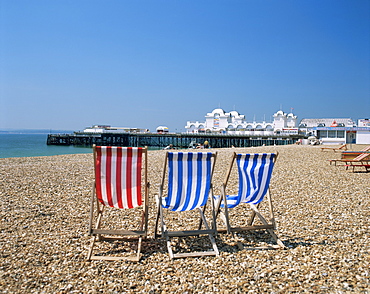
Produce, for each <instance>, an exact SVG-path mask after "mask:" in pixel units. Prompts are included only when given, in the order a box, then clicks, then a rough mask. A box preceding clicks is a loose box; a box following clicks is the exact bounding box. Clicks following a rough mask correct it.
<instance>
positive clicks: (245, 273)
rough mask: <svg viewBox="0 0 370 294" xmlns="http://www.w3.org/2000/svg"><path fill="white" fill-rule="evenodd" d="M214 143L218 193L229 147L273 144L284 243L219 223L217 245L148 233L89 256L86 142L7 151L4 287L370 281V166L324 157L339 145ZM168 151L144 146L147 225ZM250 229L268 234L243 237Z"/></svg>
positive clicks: (352, 287)
mask: <svg viewBox="0 0 370 294" xmlns="http://www.w3.org/2000/svg"><path fill="white" fill-rule="evenodd" d="M352 147H353V149H354V150H360V149H362V148H363V146H358V145H357V146H356V145H353V146H352ZM211 151H217V152H218V158H217V163H216V169H215V174H214V185H215V186H216V189H215V190H216V191H215V192H216V193H217V192H218V186H219V185H220V184H221V182H222V180H223V178H224V174H225V172H226V169H227V168H228V164H229V160H230V156H231V152H233V151H241V152H275V151H278V152H279V158H278V161H277V163H276V167H275V170H274V174H273V178H272V183H271V193H272V197H273V203H274V209H275V218H276V221H277V225H278V230H277V234H278V236H279V237H280V238H281V240H282V241H283V242H284V244H285V245H286V246H288V247H289V249H288V250H264V251H259V250H258V251H251V250H247V249H246V248H243V247H240V246H237V243H236V241H235V240H233V239H231V238H230V237H228V236H226V235H219V236H218V237H217V244H218V247H219V249H220V254H221V255H220V256H219V257H206V258H188V259H179V260H175V261H170V259H169V257H168V255H167V251H166V247H165V245H164V243H163V242H162V241H160V240H152V239H150V240H148V241H146V242H145V243H144V245H143V254H144V255H143V258H142V260H141V261H140V262H139V263H131V262H122V261H120V262H106V261H105V262H100V261H93V262H87V261H86V253H87V248H88V245H89V243H90V238H89V237H88V236H87V226H88V213H89V201H90V195H91V187H92V181H93V177H92V176H93V162H92V154H76V155H60V156H50V157H32V158H6V159H0V200H1V204H0V205H1V210H0V214H1V225H0V226H1V231H0V244H1V246H0V247H1V248H2V250H1V258H0V273H1V276H0V288H1V293H25V292H29V293H103V292H106V293H108V292H110V293H125V292H127V293H135V292H138V293H139V292H142V293H174V292H177V293H184V292H188V293H213V292H220V293H246V292H248V291H251V293H257V292H258V293H304V292H311V293H312V292H314V293H346V292H352V293H370V290H369V289H370V245H369V244H370V222H369V218H370V185H369V179H370V173H365V172H362V170H359V172H355V173H353V172H352V171H346V170H345V168H344V167H343V166H331V165H329V162H328V159H333V158H339V156H340V155H339V153H334V152H332V151H326V152H321V151H320V148H319V147H316V146H271V147H254V148H238V149H211ZM164 154H165V151H162V150H161V151H149V180H150V183H151V188H150V199H151V203H150V223H149V225H150V230H151V232H153V226H154V218H155V209H154V208H155V201H154V195H155V194H157V190H158V185H159V182H160V177H161V174H162V165H163V160H164ZM232 185H233V186H234V189H235V188H236V187H235V186H236V181H234V182H233V184H232ZM253 239H256V240H257V241H259V240H263V239H264V236H259V235H258V234H257V235H242V236H240V237H239V238H238V240H239V241H241V242H242V243H243V244H245V245H249V243H250V242H252V241H253ZM251 240H252V241H251Z"/></svg>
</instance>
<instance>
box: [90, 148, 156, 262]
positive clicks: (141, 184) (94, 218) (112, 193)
mask: <svg viewBox="0 0 370 294" xmlns="http://www.w3.org/2000/svg"><path fill="white" fill-rule="evenodd" d="M93 151H94V169H95V181H94V186H93V193H92V196H91V209H90V223H89V235H90V236H92V242H91V246H90V249H89V251H88V256H87V259H88V260H100V259H103V260H121V259H127V260H131V261H139V260H140V256H141V243H142V239H143V238H145V237H146V236H147V231H148V194H149V182H148V180H147V178H148V176H147V166H148V163H147V155H148V153H147V148H136V147H104V146H103V147H101V146H94V148H93ZM143 157H144V163H143ZM142 173H143V175H142ZM143 176H144V179H142V177H143ZM95 203H96V209H94V205H95ZM139 206H141V208H140V207H139ZM136 207H138V208H136ZM134 208H136V209H134ZM105 209H107V210H109V209H110V210H115V209H130V210H126V212H127V214H128V213H130V215H131V216H132V217H134V215H135V213H136V215H137V214H139V216H138V217H137V218H139V219H140V220H138V223H139V224H137V225H136V227H135V228H134V225H132V228H131V225H125V226H124V228H125V229H116V227H117V226H119V225H120V224H117V223H113V224H112V222H114V221H112V220H111V221H110V226H109V228H104V229H103V228H101V225H102V218H103V212H104V210H105ZM95 210H96V213H94V212H95ZM137 210H139V211H137ZM107 212H108V211H107ZM120 213H123V211H122V210H121V211H120ZM127 214H126V218H127ZM105 219H106V218H105ZM124 220H125V218H123V217H122V218H120V222H123V221H124ZM94 223H95V226H93V224H94ZM106 226H108V225H106ZM121 226H122V225H121ZM121 226H120V227H121ZM112 227H113V228H114V229H112ZM128 227H130V228H128ZM106 235H108V236H106ZM115 240H125V241H137V252H136V255H135V254H133V253H132V252H129V253H130V255H125V256H108V255H103V254H100V255H92V252H93V248H94V245H95V242H96V241H115Z"/></svg>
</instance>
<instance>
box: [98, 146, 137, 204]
mask: <svg viewBox="0 0 370 294" xmlns="http://www.w3.org/2000/svg"><path fill="white" fill-rule="evenodd" d="M95 150H96V164H95V179H96V181H95V187H96V195H97V197H98V199H99V201H100V203H102V204H103V205H105V206H110V207H116V208H134V207H137V206H140V205H141V204H142V199H141V197H142V196H141V165H142V156H143V149H142V148H118V147H96V148H95Z"/></svg>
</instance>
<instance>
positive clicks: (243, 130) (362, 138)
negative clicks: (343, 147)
mask: <svg viewBox="0 0 370 294" xmlns="http://www.w3.org/2000/svg"><path fill="white" fill-rule="evenodd" d="M185 129H186V132H187V133H224V134H230V135H246V136H248V135H251V136H269V135H276V134H292V135H294V134H303V135H306V136H307V137H308V136H315V137H316V138H317V139H318V140H320V142H321V143H322V144H345V143H352V144H370V120H369V119H360V120H358V126H357V125H356V123H355V122H354V121H353V120H352V119H350V118H313V119H302V120H301V121H300V123H299V124H298V119H297V116H296V115H294V114H293V113H288V114H287V113H284V112H283V111H282V110H279V111H277V112H276V113H275V114H274V115H273V120H272V121H271V122H266V121H262V122H256V121H253V122H248V121H246V119H245V115H242V114H239V113H238V112H237V111H230V112H225V111H224V110H223V109H220V108H217V109H214V110H213V111H212V112H210V113H207V114H206V116H205V121H188V122H187V123H186V126H185Z"/></svg>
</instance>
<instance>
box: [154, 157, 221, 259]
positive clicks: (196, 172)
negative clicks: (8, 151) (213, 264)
mask: <svg viewBox="0 0 370 294" xmlns="http://www.w3.org/2000/svg"><path fill="white" fill-rule="evenodd" d="M215 160H216V154H215V153H211V152H195V153H193V152H176V153H175V152H167V153H166V159H165V167H164V171H163V177H162V183H161V185H160V188H159V196H158V213H157V219H156V226H155V233H154V235H155V236H156V237H157V236H158V234H157V229H158V223H159V219H160V223H161V226H160V227H161V236H162V237H163V238H166V241H167V248H168V253H169V255H170V258H171V259H172V258H180V257H194V256H205V255H219V252H218V248H217V246H216V242H215V240H214V237H213V235H214V234H216V233H217V231H216V227H212V228H210V227H209V226H208V223H207V220H206V218H205V215H204V209H205V206H206V203H207V201H208V200H209V199H210V201H211V207H212V216H213V223H214V224H215V211H214V202H213V190H212V174H213V168H214V164H215ZM167 166H168V174H167V176H166V167H167ZM165 179H167V181H168V186H167V187H168V189H167V195H166V196H165V197H164V196H163V191H164V183H165ZM163 209H166V210H168V211H174V212H177V213H181V212H184V211H193V210H197V211H199V213H200V219H199V220H200V226H199V230H184V231H170V230H168V229H167V225H166V224H165V217H164V212H163ZM202 224H204V226H205V229H201V225H202ZM203 234H205V235H208V236H209V239H210V241H211V244H212V247H213V250H211V251H204V252H188V253H176V254H174V253H173V250H172V247H171V243H170V237H185V236H199V235H203Z"/></svg>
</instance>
